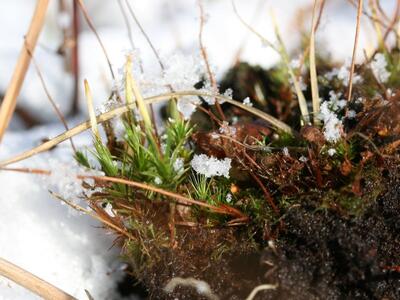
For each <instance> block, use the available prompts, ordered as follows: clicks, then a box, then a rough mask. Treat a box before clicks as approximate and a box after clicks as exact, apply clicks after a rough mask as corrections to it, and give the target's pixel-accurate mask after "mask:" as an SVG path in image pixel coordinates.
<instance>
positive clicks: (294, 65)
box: [290, 58, 300, 69]
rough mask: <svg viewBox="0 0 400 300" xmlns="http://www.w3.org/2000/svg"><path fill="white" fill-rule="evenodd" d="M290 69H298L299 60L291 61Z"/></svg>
mask: <svg viewBox="0 0 400 300" xmlns="http://www.w3.org/2000/svg"><path fill="white" fill-rule="evenodd" d="M290 67H291V68H292V69H298V68H300V59H298V58H296V59H292V61H291V62H290Z"/></svg>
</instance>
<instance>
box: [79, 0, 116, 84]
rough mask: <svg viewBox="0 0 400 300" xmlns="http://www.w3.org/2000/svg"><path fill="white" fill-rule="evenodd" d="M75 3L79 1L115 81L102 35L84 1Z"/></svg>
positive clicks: (80, 0)
mask: <svg viewBox="0 0 400 300" xmlns="http://www.w3.org/2000/svg"><path fill="white" fill-rule="evenodd" d="M74 1H77V3H78V4H79V7H80V9H81V11H82V13H83V16H84V18H85V20H86V23H87V24H88V25H89V28H90V29H91V30H92V31H93V33H94V35H95V36H96V39H97V41H98V42H99V44H100V47H101V49H102V50H103V53H104V56H105V58H106V60H107V64H108V68H109V69H110V73H111V77H112V79H114V80H115V74H114V70H113V68H112V64H111V61H110V58H109V56H108V54H107V50H106V47H105V46H104V44H103V42H102V41H101V38H100V35H99V34H98V32H97V30H96V28H95V27H94V24H93V22H92V19H91V18H90V16H89V14H88V12H87V10H86V7H85V5H84V4H83V1H82V0H74Z"/></svg>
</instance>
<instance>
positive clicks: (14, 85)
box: [0, 0, 49, 143]
mask: <svg viewBox="0 0 400 300" xmlns="http://www.w3.org/2000/svg"><path fill="white" fill-rule="evenodd" d="M48 4H49V0H38V1H37V4H36V8H35V12H34V13H33V17H32V20H31V24H30V25H29V30H28V33H27V35H26V41H27V43H28V44H29V45H30V46H31V47H32V49H31V51H32V52H33V50H34V47H35V46H36V43H37V40H38V37H39V33H40V31H41V30H42V27H43V24H44V18H45V14H46V11H47V7H48ZM30 58H31V57H30V55H29V54H28V51H27V50H26V47H25V44H24V45H23V46H22V49H21V53H20V55H19V58H18V61H17V65H16V66H15V69H14V73H13V76H12V78H11V81H10V84H9V85H8V88H7V91H6V94H5V96H4V99H3V103H2V104H1V107H0V143H1V140H2V138H3V136H4V133H5V131H6V129H7V127H8V124H9V123H10V121H11V117H12V115H13V113H14V110H15V106H16V104H17V97H18V95H19V92H20V90H21V86H22V84H23V82H24V78H25V75H26V71H27V70H28V67H29V63H30Z"/></svg>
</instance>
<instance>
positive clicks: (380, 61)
mask: <svg viewBox="0 0 400 300" xmlns="http://www.w3.org/2000/svg"><path fill="white" fill-rule="evenodd" d="M386 67H387V61H386V58H385V55H383V54H382V53H377V54H375V56H374V59H373V60H372V61H371V69H372V73H374V76H375V78H376V79H377V80H378V81H379V82H380V83H385V82H386V81H387V80H388V79H389V77H390V73H389V72H388V70H387V69H386Z"/></svg>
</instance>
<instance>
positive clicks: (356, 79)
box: [325, 59, 363, 86]
mask: <svg viewBox="0 0 400 300" xmlns="http://www.w3.org/2000/svg"><path fill="white" fill-rule="evenodd" d="M350 67H351V60H349V59H347V60H346V61H345V63H344V64H343V66H342V67H340V68H339V69H338V68H334V69H333V70H332V71H330V72H328V73H326V74H325V77H326V78H327V79H328V80H332V79H333V78H334V77H337V78H338V79H339V80H340V81H342V83H343V85H344V86H347V85H348V84H349V79H350ZM362 81H363V79H362V77H361V76H360V75H358V74H356V73H355V72H354V73H353V84H357V83H362Z"/></svg>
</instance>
